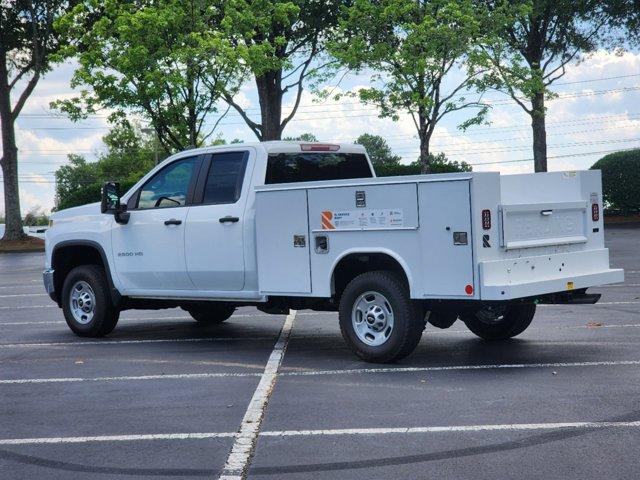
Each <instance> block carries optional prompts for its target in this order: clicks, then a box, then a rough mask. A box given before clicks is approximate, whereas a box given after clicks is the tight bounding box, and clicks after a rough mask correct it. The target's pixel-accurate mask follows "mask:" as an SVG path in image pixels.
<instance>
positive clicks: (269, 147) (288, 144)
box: [169, 140, 365, 159]
mask: <svg viewBox="0 0 640 480" xmlns="http://www.w3.org/2000/svg"><path fill="white" fill-rule="evenodd" d="M302 145H327V146H328V145H331V146H335V145H338V146H339V149H338V150H337V152H338V153H365V148H364V147H363V146H362V145H358V144H356V143H347V142H301V141H285V140H271V141H268V142H246V143H228V144H225V145H215V146H209V147H199V148H192V149H189V150H183V151H181V152H178V153H176V154H174V155H171V157H169V158H172V159H173V158H176V157H183V156H184V154H187V153H189V154H194V153H195V154H199V153H210V152H215V151H217V150H229V149H230V148H240V149H241V148H246V147H253V148H261V149H264V150H265V151H266V152H267V153H297V152H302ZM327 152H329V150H327ZM316 153H322V152H321V151H316Z"/></svg>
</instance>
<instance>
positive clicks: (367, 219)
mask: <svg viewBox="0 0 640 480" xmlns="http://www.w3.org/2000/svg"><path fill="white" fill-rule="evenodd" d="M320 221H321V224H322V229H323V230H343V229H357V230H367V229H378V228H391V229H393V228H398V227H403V226H404V212H403V211H402V209H400V208H387V209H380V210H340V211H337V212H332V211H324V212H322V213H321V215H320Z"/></svg>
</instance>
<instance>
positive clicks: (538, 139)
mask: <svg viewBox="0 0 640 480" xmlns="http://www.w3.org/2000/svg"><path fill="white" fill-rule="evenodd" d="M531 106H532V111H531V128H532V129H533V164H534V167H535V171H536V172H546V171H547V127H546V125H545V117H546V111H545V109H544V92H538V93H536V94H535V95H534V96H533V98H532V99H531Z"/></svg>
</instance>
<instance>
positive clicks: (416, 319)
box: [339, 271, 425, 362]
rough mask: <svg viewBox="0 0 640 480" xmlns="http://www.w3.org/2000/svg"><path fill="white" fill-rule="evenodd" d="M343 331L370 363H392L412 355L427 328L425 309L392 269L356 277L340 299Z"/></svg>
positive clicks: (359, 354)
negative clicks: (413, 300)
mask: <svg viewBox="0 0 640 480" xmlns="http://www.w3.org/2000/svg"><path fill="white" fill-rule="evenodd" d="M339 318H340V330H341V332H342V336H343V338H344V340H345V342H346V343H347V345H349V347H350V348H351V350H353V352H354V353H355V354H356V355H358V356H359V357H360V358H362V359H363V360H366V361H368V362H392V361H395V360H399V359H401V358H403V357H406V356H407V355H409V354H410V353H411V352H413V350H414V349H415V347H416V346H417V345H418V342H419V341H420V337H421V336H422V331H423V330H424V326H425V321H424V311H423V309H422V308H420V307H419V306H417V305H416V304H415V303H414V302H412V300H411V299H410V298H409V289H408V288H407V286H406V284H405V283H404V282H403V281H402V280H401V279H400V278H399V276H398V275H396V274H394V273H393V272H388V271H374V272H366V273H363V274H361V275H358V276H357V277H356V278H354V279H353V280H352V281H351V282H350V283H349V284H348V285H347V287H346V288H345V289H344V292H342V296H341V298H340V312H339Z"/></svg>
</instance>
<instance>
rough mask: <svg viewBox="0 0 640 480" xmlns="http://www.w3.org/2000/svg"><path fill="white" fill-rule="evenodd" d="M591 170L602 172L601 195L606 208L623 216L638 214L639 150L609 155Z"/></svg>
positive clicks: (639, 197)
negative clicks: (614, 210) (619, 211)
mask: <svg viewBox="0 0 640 480" xmlns="http://www.w3.org/2000/svg"><path fill="white" fill-rule="evenodd" d="M591 168H592V169H596V170H601V171H602V195H603V197H604V203H605V205H606V206H607V207H608V208H612V209H616V210H621V211H622V213H623V214H624V215H626V214H629V213H632V212H633V213H639V212H640V149H635V150H628V151H622V152H615V153H610V154H609V155H606V156H604V157H602V158H601V159H600V160H598V161H597V162H596V163H594V164H593V166H592V167H591Z"/></svg>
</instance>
